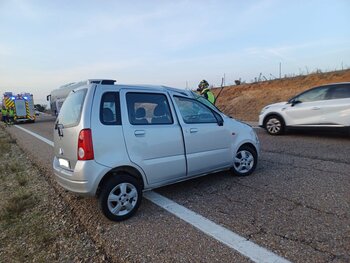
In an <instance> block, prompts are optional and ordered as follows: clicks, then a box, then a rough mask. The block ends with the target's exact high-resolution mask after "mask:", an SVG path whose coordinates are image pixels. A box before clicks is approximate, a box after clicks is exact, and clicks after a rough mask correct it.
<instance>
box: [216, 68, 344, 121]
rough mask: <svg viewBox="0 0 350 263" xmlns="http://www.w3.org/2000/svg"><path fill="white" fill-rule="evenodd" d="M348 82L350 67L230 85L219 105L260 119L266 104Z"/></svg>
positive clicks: (239, 115)
mask: <svg viewBox="0 0 350 263" xmlns="http://www.w3.org/2000/svg"><path fill="white" fill-rule="evenodd" d="M346 81H350V69H347V70H342V71H334V72H328V73H313V74H310V75H304V76H298V77H292V78H283V79H275V80H270V81H263V82H259V83H250V84H242V85H239V86H236V85H233V86H227V87H224V89H223V91H222V92H221V94H220V96H219V97H218V100H217V102H216V106H217V107H218V108H219V109H220V110H222V111H223V112H224V113H225V114H227V115H229V116H232V117H234V118H236V119H239V120H245V121H258V118H259V113H260V110H261V109H262V108H263V107H264V106H265V105H267V104H271V103H275V102H280V101H287V100H288V99H289V98H291V97H293V96H294V95H296V94H298V93H300V92H302V91H304V90H307V89H309V88H311V87H314V86H317V85H323V84H328V83H334V82H346ZM220 89H221V88H214V89H213V92H214V93H215V94H216V95H217V94H218V93H219V92H220Z"/></svg>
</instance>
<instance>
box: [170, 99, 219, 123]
mask: <svg viewBox="0 0 350 263" xmlns="http://www.w3.org/2000/svg"><path fill="white" fill-rule="evenodd" d="M174 98H175V102H176V105H177V106H178V108H179V110H180V113H181V116H182V119H183V121H184V122H185V123H217V119H216V118H215V115H214V114H213V112H212V111H211V110H210V109H209V108H207V107H206V106H205V105H203V104H202V103H200V102H198V101H196V100H192V99H188V98H183V97H174Z"/></svg>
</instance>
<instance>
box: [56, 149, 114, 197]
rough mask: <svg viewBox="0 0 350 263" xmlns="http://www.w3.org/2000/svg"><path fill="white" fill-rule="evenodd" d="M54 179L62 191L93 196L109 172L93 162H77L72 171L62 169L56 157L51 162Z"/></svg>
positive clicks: (106, 168) (107, 168)
mask: <svg viewBox="0 0 350 263" xmlns="http://www.w3.org/2000/svg"><path fill="white" fill-rule="evenodd" d="M53 169H54V174H55V179H56V181H57V182H58V184H59V185H61V186H62V187H63V188H64V189H66V190H68V191H71V192H74V193H77V194H81V195H88V196H94V195H96V191H97V188H98V185H99V183H100V181H101V179H102V178H103V176H104V175H105V174H106V173H107V172H108V171H109V170H110V168H109V167H106V166H103V165H100V164H98V163H96V162H95V161H94V160H92V161H78V162H77V164H76V165H75V169H74V171H72V170H68V169H65V168H62V167H61V166H60V164H59V162H58V159H57V157H56V156H55V157H54V160H53Z"/></svg>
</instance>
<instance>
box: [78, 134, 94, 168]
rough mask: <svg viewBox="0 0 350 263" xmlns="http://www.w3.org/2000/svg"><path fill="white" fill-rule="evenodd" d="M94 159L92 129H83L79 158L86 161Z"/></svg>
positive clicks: (80, 136)
mask: <svg viewBox="0 0 350 263" xmlns="http://www.w3.org/2000/svg"><path fill="white" fill-rule="evenodd" d="M93 159H94V149H93V147H92V136H91V130H90V129H84V130H81V131H80V133H79V138H78V160H81V161H86V160H93Z"/></svg>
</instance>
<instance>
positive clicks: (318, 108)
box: [311, 107, 321, 110]
mask: <svg viewBox="0 0 350 263" xmlns="http://www.w3.org/2000/svg"><path fill="white" fill-rule="evenodd" d="M311 109H312V110H320V109H321V108H320V107H312V108H311Z"/></svg>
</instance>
